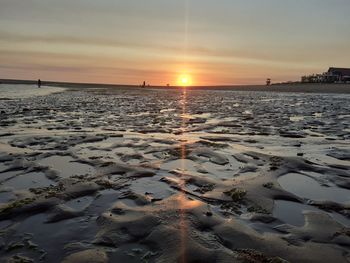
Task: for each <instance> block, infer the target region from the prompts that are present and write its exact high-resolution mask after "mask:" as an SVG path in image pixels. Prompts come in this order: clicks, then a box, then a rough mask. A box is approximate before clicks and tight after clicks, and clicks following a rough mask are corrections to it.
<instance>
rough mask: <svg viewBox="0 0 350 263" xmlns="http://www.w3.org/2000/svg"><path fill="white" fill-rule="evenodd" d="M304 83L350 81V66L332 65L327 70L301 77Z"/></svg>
mask: <svg viewBox="0 0 350 263" xmlns="http://www.w3.org/2000/svg"><path fill="white" fill-rule="evenodd" d="M301 82H302V83H350V68H336V67H330V68H329V69H328V71H327V72H324V73H321V74H312V75H308V76H302V77H301Z"/></svg>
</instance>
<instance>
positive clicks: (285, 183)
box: [278, 173, 350, 203]
mask: <svg viewBox="0 0 350 263" xmlns="http://www.w3.org/2000/svg"><path fill="white" fill-rule="evenodd" d="M278 183H279V184H280V185H281V187H282V188H283V189H285V190H286V191H288V192H291V193H293V194H295V195H297V196H299V197H302V198H308V199H311V200H328V201H333V202H337V203H346V202H349V201H350V190H347V189H343V188H338V187H335V186H329V187H326V186H321V185H320V184H319V183H318V182H317V181H315V180H314V179H312V178H310V177H308V176H305V175H302V174H298V173H289V174H287V175H283V176H281V177H280V178H278Z"/></svg>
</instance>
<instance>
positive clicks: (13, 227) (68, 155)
mask: <svg viewBox="0 0 350 263" xmlns="http://www.w3.org/2000/svg"><path fill="white" fill-rule="evenodd" d="M332 87H335V86H332ZM339 87H340V86H339ZM342 87H343V88H344V87H346V85H345V86H342ZM299 88H300V87H299ZM299 88H298V89H299ZM317 88H318V87H314V88H313V89H312V88H311V86H310V90H313V91H312V92H313V93H312V94H305V93H295V92H292V90H290V92H288V93H283V92H274V91H273V90H269V92H256V91H254V89H252V90H250V91H247V90H245V91H239V90H223V89H221V88H218V89H214V90H208V89H196V88H192V89H160V88H150V89H141V88H132V89H130V88H127V87H125V88H123V87H118V88H115V87H114V88H111V87H91V86H90V88H88V89H87V88H80V87H77V86H75V87H74V88H69V89H65V90H62V91H60V92H58V93H57V92H55V93H52V94H49V95H44V96H37V95H35V96H30V97H26V98H13V97H8V98H6V96H5V95H4V93H3V94H1V95H2V96H1V97H2V98H3V99H1V100H0V112H1V118H0V241H1V243H0V244H1V246H0V247H1V250H0V258H1V260H0V261H2V262H7V261H8V262H349V260H350V254H349V247H350V142H349V139H350V103H349V101H350V95H348V94H345V93H346V92H345V93H344V92H343V93H342V94H336V93H337V92H334V94H329V93H328V94H325V93H324V92H325V90H317ZM329 89H330V88H327V90H328V91H329ZM333 91H334V90H333ZM338 91H339V92H341V90H338ZM0 92H1V89H0ZM306 92H308V91H306Z"/></svg>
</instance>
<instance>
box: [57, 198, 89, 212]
mask: <svg viewBox="0 0 350 263" xmlns="http://www.w3.org/2000/svg"><path fill="white" fill-rule="evenodd" d="M93 200H94V197H92V196H84V197H81V198H77V199H73V200H70V201H68V202H66V203H65V204H64V205H65V206H68V207H70V208H72V209H74V210H79V211H80V210H84V209H85V208H87V207H88V206H89V205H90V204H91V203H92V201H93Z"/></svg>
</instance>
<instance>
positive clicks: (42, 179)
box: [2, 172, 55, 190]
mask: <svg viewBox="0 0 350 263" xmlns="http://www.w3.org/2000/svg"><path fill="white" fill-rule="evenodd" d="M54 184H55V182H54V181H51V180H49V179H48V178H47V177H46V176H45V174H44V173H41V172H31V173H25V174H21V175H18V176H16V177H14V178H12V179H10V180H8V181H6V182H4V183H3V184H2V185H3V186H4V187H9V188H12V189H14V190H23V189H29V188H39V187H47V186H50V185H54Z"/></svg>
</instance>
